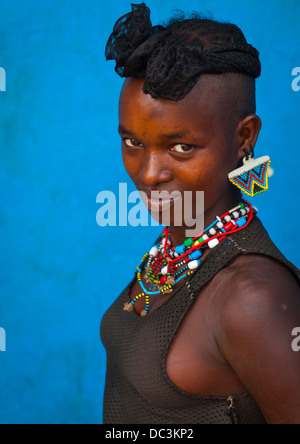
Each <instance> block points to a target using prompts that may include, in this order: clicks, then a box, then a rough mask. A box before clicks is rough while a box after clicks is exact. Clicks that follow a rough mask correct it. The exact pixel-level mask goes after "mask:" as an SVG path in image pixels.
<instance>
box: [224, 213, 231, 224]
mask: <svg viewBox="0 0 300 444" xmlns="http://www.w3.org/2000/svg"><path fill="white" fill-rule="evenodd" d="M224 219H225V221H226V222H230V221H231V217H230V216H229V214H227V216H225V217H224Z"/></svg>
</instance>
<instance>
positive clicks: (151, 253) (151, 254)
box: [149, 247, 158, 257]
mask: <svg viewBox="0 0 300 444" xmlns="http://www.w3.org/2000/svg"><path fill="white" fill-rule="evenodd" d="M157 253H158V248H157V247H152V248H151V250H150V251H149V254H150V256H153V257H156V255H157Z"/></svg>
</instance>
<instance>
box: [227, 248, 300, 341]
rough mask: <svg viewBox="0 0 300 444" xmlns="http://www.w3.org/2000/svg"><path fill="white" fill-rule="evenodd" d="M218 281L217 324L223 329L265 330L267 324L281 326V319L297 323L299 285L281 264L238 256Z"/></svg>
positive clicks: (262, 256) (252, 255)
mask: <svg viewBox="0 0 300 444" xmlns="http://www.w3.org/2000/svg"><path fill="white" fill-rule="evenodd" d="M219 279H220V280H221V282H222V295H221V297H220V299H219V301H220V305H219V309H220V310H219V311H220V321H221V325H223V327H226V328H229V329H230V330H231V329H232V332H233V331H234V330H236V333H238V332H239V330H244V329H247V328H250V327H251V326H252V327H256V328H262V329H263V328H264V325H265V326H266V325H267V323H266V320H267V319H268V321H271V319H272V320H273V321H274V322H275V320H277V321H278V322H280V319H281V317H282V316H292V317H293V316H294V315H296V317H297V318H298V319H300V285H299V281H298V280H297V278H296V276H295V275H294V273H293V272H292V270H291V269H289V268H288V267H287V266H286V265H284V264H283V263H281V262H279V261H277V260H275V259H273V258H272V257H269V256H265V255H261V254H246V255H239V256H237V257H236V258H235V259H234V260H233V261H232V262H231V263H230V264H229V265H228V266H227V267H226V268H225V269H224V270H222V271H221V274H220V276H219Z"/></svg>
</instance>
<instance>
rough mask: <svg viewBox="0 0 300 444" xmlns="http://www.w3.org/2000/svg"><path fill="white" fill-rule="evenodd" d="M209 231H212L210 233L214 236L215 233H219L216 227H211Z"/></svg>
mask: <svg viewBox="0 0 300 444" xmlns="http://www.w3.org/2000/svg"><path fill="white" fill-rule="evenodd" d="M209 232H210V234H212V235H213V236H214V235H215V234H217V232H216V230H215V229H214V228H211V229H210V230H209Z"/></svg>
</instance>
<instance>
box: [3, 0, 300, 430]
mask: <svg viewBox="0 0 300 444" xmlns="http://www.w3.org/2000/svg"><path fill="white" fill-rule="evenodd" d="M137 3H138V2H137ZM147 4H148V5H149V6H150V7H151V9H152V21H153V24H158V23H160V22H162V21H164V20H166V19H167V18H168V17H169V16H170V15H171V12H172V10H173V9H175V8H181V9H183V10H185V11H187V12H191V11H192V10H198V11H202V12H203V13H209V14H212V15H213V16H214V17H215V18H218V19H224V20H229V21H232V22H233V23H236V24H237V25H239V26H240V27H241V28H242V29H243V31H244V33H245V35H246V37H247V39H248V40H249V42H250V43H252V44H253V45H254V46H256V47H257V48H258V49H259V50H260V52H261V59H262V64H263V73H262V77H261V78H260V79H259V81H258V83H257V98H258V114H259V115H260V116H261V118H262V120H263V130H262V132H261V136H260V139H259V143H258V145H257V150H256V151H257V155H265V154H269V155H270V156H271V157H272V167H273V168H274V170H275V175H274V177H273V178H272V179H271V180H270V191H269V192H268V193H265V194H264V195H261V196H258V197H257V198H256V199H252V200H251V201H252V203H254V204H256V205H257V206H258V207H259V210H260V217H261V219H262V220H263V222H264V223H265V225H266V227H267V228H268V230H269V232H270V234H271V237H272V238H273V240H274V241H275V242H276V243H277V244H278V246H279V247H280V249H281V250H282V251H283V252H284V253H285V254H286V255H287V257H288V258H289V259H290V260H292V261H293V262H295V263H296V265H298V266H299V265H300V256H299V249H298V233H297V231H296V230H297V224H298V217H299V201H298V190H297V184H298V181H299V169H298V165H299V158H300V156H299V103H300V92H299V93H297V92H294V91H293V90H292V88H291V83H292V76H291V72H292V69H293V68H294V67H296V66H300V52H299V48H300V38H299V24H300V18H299V17H300V2H299V1H298V0H285V1H283V0H265V1H263V2H262V1H261V0H244V1H242V2H241V1H240V0H228V1H226V2H224V1H223V0H206V1H200V0H189V2H186V1H183V0H165V1H164V2H162V1H161V0H150V1H148V3H147ZM129 10H130V2H129V1H114V2H102V1H100V0H85V1H79V0H43V1H38V0H27V1H26V2H25V1H23V0H22V1H21V0H9V1H8V0H1V14H0V66H1V67H4V68H5V70H6V74H7V91H6V92H5V93H3V92H2V93H0V156H1V161H0V180H1V190H2V199H1V206H0V229H1V254H0V267H1V268H0V269H1V272H0V291H1V299H0V326H1V327H4V328H5V329H6V333H7V352H5V353H0V423H67V424H71V423H77V424H78V423H83V424H89V423H100V422H101V418H102V397H103V386H104V376H105V355H104V351H103V348H102V346H101V344H100V340H99V324H100V320H101V318H102V315H103V313H104V312H105V310H106V309H107V307H108V306H109V305H110V304H111V302H112V301H113V300H114V299H115V298H116V297H117V295H118V294H119V293H120V291H121V290H122V289H123V287H124V286H125V285H126V284H127V282H128V279H129V277H130V278H131V276H132V273H133V271H134V269H135V266H136V265H137V262H138V261H139V260H140V258H141V256H142V255H143V254H144V253H145V251H146V250H147V249H148V247H149V242H150V243H151V242H152V240H151V239H154V238H155V237H156V235H157V233H158V230H159V229H158V228H143V229H134V228H100V227H99V226H97V224H96V218H95V217H96V212H97V209H98V208H99V205H97V204H96V196H97V194H98V192H100V191H102V190H112V191H115V192H116V193H117V192H118V184H119V182H128V183H129V191H131V190H133V189H134V188H133V185H132V183H131V182H130V180H129V178H128V177H127V175H126V172H125V171H124V168H123V166H122V160H121V154H120V142H119V137H118V134H117V100H118V95H119V91H120V87H121V84H122V81H121V79H120V78H119V77H118V76H117V75H115V74H114V64H113V63H112V62H110V63H106V62H105V60H104V56H103V53H104V46H105V43H106V40H107V38H108V36H109V34H110V32H111V30H112V26H113V24H114V23H115V21H116V19H117V18H118V17H119V16H120V15H122V14H124V13H126V12H128V11H129Z"/></svg>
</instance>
